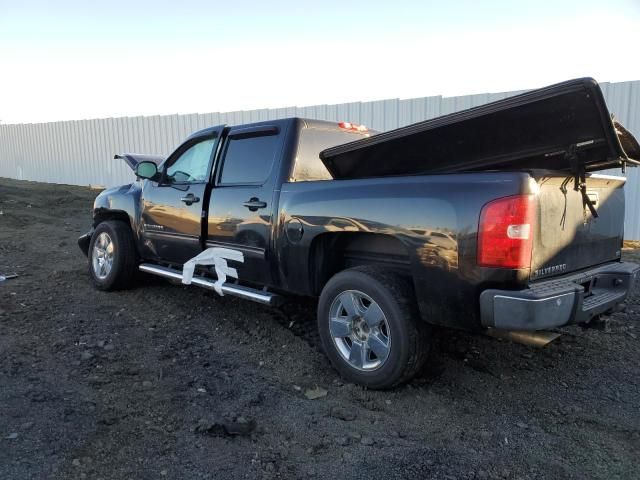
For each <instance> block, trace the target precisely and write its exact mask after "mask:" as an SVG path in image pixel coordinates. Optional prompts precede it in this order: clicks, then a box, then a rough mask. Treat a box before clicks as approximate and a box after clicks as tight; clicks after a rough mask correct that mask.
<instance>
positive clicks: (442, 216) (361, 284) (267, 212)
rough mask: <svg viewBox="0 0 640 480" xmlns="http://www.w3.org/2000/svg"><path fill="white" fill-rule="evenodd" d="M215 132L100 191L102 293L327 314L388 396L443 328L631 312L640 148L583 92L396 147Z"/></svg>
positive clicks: (326, 137) (361, 140)
mask: <svg viewBox="0 0 640 480" xmlns="http://www.w3.org/2000/svg"><path fill="white" fill-rule="evenodd" d="M372 133H373V132H369V131H367V130H366V129H365V128H363V127H360V126H358V125H355V124H350V123H340V124H338V123H332V122H320V121H315V120H307V119H300V118H289V119H283V120H273V121H267V122H260V123H255V124H250V125H241V126H232V127H230V126H225V125H221V126H216V127H211V128H208V129H205V130H202V131H199V132H196V133H194V134H193V135H192V136H190V137H189V138H188V139H187V140H186V141H185V142H184V143H183V144H182V145H180V146H179V147H178V148H177V149H176V150H175V151H174V152H173V153H172V154H171V155H169V156H168V157H167V158H166V159H162V158H156V157H144V156H138V155H135V154H124V155H122V156H120V158H123V159H124V160H125V161H126V162H127V163H128V164H129V165H130V166H131V167H132V168H133V169H134V170H135V171H136V175H137V180H136V181H135V182H134V183H132V184H130V185H125V186H121V187H116V188H112V189H109V190H106V191H104V192H102V193H101V194H100V195H99V196H98V198H96V201H95V204H94V209H93V217H94V219H93V228H92V230H91V231H90V232H89V233H87V234H86V235H84V236H82V237H81V238H80V239H79V244H80V246H81V248H82V249H83V251H84V252H85V253H86V254H87V255H88V257H89V272H90V275H91V278H92V281H93V282H94V284H95V285H96V287H97V288H100V289H104V290H111V289H117V288H124V287H127V286H129V285H130V284H131V282H132V280H133V279H134V278H135V275H134V273H135V272H137V271H138V270H142V271H144V272H147V273H151V274H155V275H160V276H162V277H166V278H172V279H174V280H179V281H182V282H183V283H193V284H195V285H198V286H202V287H205V288H209V289H212V290H215V291H217V292H218V293H219V294H221V295H224V294H231V295H237V296H240V297H243V298H246V299H250V300H254V301H258V302H261V303H264V304H269V305H275V304H278V303H280V302H282V301H284V300H285V299H286V297H287V296H288V295H303V296H312V297H317V298H318V299H319V300H318V329H319V332H320V337H321V339H322V344H323V347H324V350H325V352H326V354H327V356H328V357H329V359H330V361H331V363H332V364H333V366H334V367H335V368H336V369H337V370H338V371H339V372H340V373H341V374H342V375H343V376H345V377H346V378H347V379H348V380H350V381H354V382H356V383H359V384H362V385H366V386H368V387H370V388H389V387H392V386H394V385H397V384H399V383H402V382H404V381H407V380H409V379H410V378H411V377H412V376H413V375H414V374H415V373H416V372H417V371H418V370H419V369H420V368H421V367H422V366H423V365H424V363H425V362H426V361H427V354H428V350H429V343H430V342H429V341H430V338H431V336H432V332H433V331H432V329H431V328H430V327H431V326H432V325H442V326H447V327H452V328H460V329H466V330H472V331H483V330H486V329H489V328H491V329H494V330H496V331H511V330H516V331H537V330H543V329H549V328H554V327H561V326H564V325H568V324H571V323H578V322H589V321H591V320H592V319H593V318H596V317H597V316H598V315H600V314H602V313H605V312H608V311H611V310H612V309H614V308H616V306H618V305H619V304H620V303H622V302H623V301H624V299H625V298H626V296H627V294H628V292H629V290H630V289H631V288H632V286H633V283H634V281H635V278H636V276H637V272H638V266H637V265H635V264H633V263H627V262H622V261H621V249H622V241H623V227H624V183H625V178H624V177H619V176H611V175H602V174H598V173H596V172H597V171H601V170H604V169H611V168H615V167H618V168H622V169H624V168H627V167H631V166H636V165H637V164H638V163H639V162H638V159H640V146H638V143H637V142H636V140H635V139H634V138H633V136H632V135H631V134H630V133H629V132H627V131H626V130H625V129H624V127H623V126H622V125H620V124H619V123H618V122H616V121H615V120H613V119H612V117H611V116H610V114H609V112H608V111H607V108H606V105H605V103H604V99H603V97H602V93H601V91H600V88H599V87H598V85H597V83H596V82H595V81H594V80H592V79H578V80H572V81H568V82H564V83H561V84H557V85H553V86H550V87H546V88H543V89H539V90H534V91H531V92H528V93H525V94H522V95H518V96H515V97H511V98H508V99H505V100H501V101H499V102H494V103H490V104H487V105H484V106H481V107H476V108H473V109H470V110H465V111H462V112H458V113H454V114H451V115H446V116H443V117H439V118H435V119H432V120H428V121H425V122H421V123H417V124H413V125H409V126H407V127H403V128H399V129H396V130H393V131H389V132H386V133H380V134H372Z"/></svg>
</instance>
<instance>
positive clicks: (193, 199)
mask: <svg viewBox="0 0 640 480" xmlns="http://www.w3.org/2000/svg"><path fill="white" fill-rule="evenodd" d="M180 200H182V201H183V202H184V203H186V204H187V205H191V204H192V203H198V202H199V201H200V197H196V196H195V195H194V194H193V193H190V194H189V195H187V196H184V197H182V198H181V199H180Z"/></svg>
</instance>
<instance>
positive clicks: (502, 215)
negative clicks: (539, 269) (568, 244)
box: [478, 195, 536, 268]
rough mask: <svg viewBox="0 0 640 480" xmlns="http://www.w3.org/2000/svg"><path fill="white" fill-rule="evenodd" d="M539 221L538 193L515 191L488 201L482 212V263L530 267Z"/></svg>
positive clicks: (480, 258)
mask: <svg viewBox="0 0 640 480" xmlns="http://www.w3.org/2000/svg"><path fill="white" fill-rule="evenodd" d="M535 221H536V199H535V195H514V196H512V197H504V198H499V199H498V200H494V201H493V202H489V203H487V204H486V205H485V206H484V207H482V212H481V213H480V225H479V227H478V264H479V265H480V266H483V267H499V268H529V267H530V266H531V250H532V247H533V235H534V231H535V228H534V227H535Z"/></svg>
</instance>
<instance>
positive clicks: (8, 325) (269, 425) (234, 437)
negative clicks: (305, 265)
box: [0, 179, 640, 479]
mask: <svg viewBox="0 0 640 480" xmlns="http://www.w3.org/2000/svg"><path fill="white" fill-rule="evenodd" d="M94 196H95V192H91V191H90V190H88V189H84V188H79V187H68V186H62V185H47V184H37V183H30V182H18V181H11V180H4V179H0V213H1V215H0V274H2V273H5V274H6V273H11V272H14V271H15V272H16V273H18V274H19V276H18V278H15V279H11V280H7V281H5V282H4V283H0V478H2V479H31V478H34V479H43V478H74V479H75V478H96V479H97V478H102V479H129V478H130V479H151V478H154V479H157V478H176V479H191V478H211V479H214V478H215V479H227V478H229V479H231V478H233V479H235V478H307V477H311V478H338V479H351V478H354V479H355V478H362V479H392V478H438V479H454V478H455V479H465V478H467V479H475V478H477V479H485V478H507V479H511V478H514V479H515V478H522V479H529V478H531V479H536V478H550V479H559V478H576V479H578V478H602V479H612V478H624V479H628V478H640V395H639V393H640V386H639V383H640V382H639V380H640V352H639V350H638V346H639V345H640V338H639V337H640V327H638V323H637V319H638V318H639V316H640V296H639V295H638V292H634V294H633V296H632V297H631V298H630V299H629V301H628V304H627V309H626V312H625V313H619V314H616V315H614V316H612V317H609V318H607V319H605V320H604V321H603V322H600V323H598V324H597V325H596V327H597V328H588V329H583V328H580V327H571V328H567V329H564V330H563V331H562V333H563V335H562V337H560V339H558V340H556V341H555V342H553V343H552V344H550V345H548V346H547V347H545V348H543V349H532V348H530V347H526V346H522V345H517V344H513V343H510V342H507V341H499V340H496V339H493V338H489V337H484V336H478V335H469V334H465V333H459V332H451V331H439V332H437V338H436V340H435V344H434V349H433V354H432V357H431V360H430V362H429V365H428V367H427V368H426V370H425V371H424V372H422V373H421V375H420V376H419V377H418V378H417V379H415V380H414V381H413V382H412V383H411V384H409V385H407V386H404V387H401V388H398V389H396V390H393V391H390V392H374V391H367V390H365V389H363V388H361V387H357V386H354V385H350V384H344V383H342V382H341V380H340V379H339V378H338V377H337V375H336V374H335V372H334V371H333V370H332V368H331V366H330V365H329V363H328V361H327V360H326V358H325V357H324V355H323V354H322V352H321V350H320V348H319V342H318V338H317V335H316V333H315V305H314V303H313V302H312V301H295V302H292V303H290V304H288V305H286V306H285V307H283V308H282V309H279V310H275V309H269V308H266V307H262V306H258V305H256V304H252V303H250V302H245V301H242V300H239V299H234V298H231V297H224V298H220V297H217V296H216V295H215V294H214V293H210V292H206V291H204V290H201V289H197V288H193V287H182V286H174V285H170V284H168V283H166V282H164V281H163V280H160V279H150V278H145V279H144V282H143V283H144V285H140V286H139V287H138V288H136V289H133V290H130V291H126V292H116V293H105V292H99V291H96V290H94V289H93V288H92V287H91V286H90V284H89V278H88V274H87V271H86V259H85V258H84V257H83V255H82V254H81V252H80V250H79V249H78V247H77V245H76V239H77V237H78V236H79V235H80V234H81V233H84V231H86V230H87V228H88V227H89V223H90V215H89V209H90V205H91V202H92V200H93V197H94ZM625 255H627V256H628V257H630V258H633V257H634V256H635V258H640V255H639V254H638V250H634V249H628V250H627V251H626V252H625ZM308 397H319V398H313V399H309V398H308Z"/></svg>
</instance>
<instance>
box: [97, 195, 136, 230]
mask: <svg viewBox="0 0 640 480" xmlns="http://www.w3.org/2000/svg"><path fill="white" fill-rule="evenodd" d="M141 192H142V189H141V188H140V185H139V184H138V183H131V184H129V185H121V186H119V187H113V188H109V189H107V190H104V191H102V192H101V193H100V194H99V195H98V196H97V197H96V199H95V201H94V202H93V226H94V227H96V226H97V225H98V224H99V223H101V222H104V221H105V220H109V219H119V220H123V221H125V220H126V221H127V222H128V223H129V225H130V226H131V230H132V231H133V233H134V236H135V237H137V236H138V232H139V229H138V226H139V225H138V224H139V219H140V194H141Z"/></svg>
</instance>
